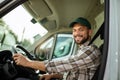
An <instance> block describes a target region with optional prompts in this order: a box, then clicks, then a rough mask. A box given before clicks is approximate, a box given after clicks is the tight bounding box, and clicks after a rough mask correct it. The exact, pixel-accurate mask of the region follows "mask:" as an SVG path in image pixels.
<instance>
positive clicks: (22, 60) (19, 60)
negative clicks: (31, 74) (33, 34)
mask: <svg viewBox="0 0 120 80" xmlns="http://www.w3.org/2000/svg"><path fill="white" fill-rule="evenodd" d="M13 59H14V61H15V63H16V64H17V65H21V66H27V64H29V62H30V60H29V59H28V58H27V57H25V56H23V55H22V54H14V56H13Z"/></svg>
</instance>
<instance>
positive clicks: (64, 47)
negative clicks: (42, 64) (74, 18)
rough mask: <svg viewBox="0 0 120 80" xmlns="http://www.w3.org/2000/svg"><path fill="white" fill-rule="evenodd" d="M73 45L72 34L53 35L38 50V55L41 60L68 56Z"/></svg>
mask: <svg viewBox="0 0 120 80" xmlns="http://www.w3.org/2000/svg"><path fill="white" fill-rule="evenodd" d="M73 45H74V41H73V38H72V34H57V36H54V37H51V38H50V39H48V40H47V41H45V42H44V43H43V44H41V45H40V46H39V48H38V49H37V51H36V55H37V58H39V60H48V59H58V58H63V57H67V56H69V55H71V53H72V50H73ZM53 47H54V48H53Z"/></svg>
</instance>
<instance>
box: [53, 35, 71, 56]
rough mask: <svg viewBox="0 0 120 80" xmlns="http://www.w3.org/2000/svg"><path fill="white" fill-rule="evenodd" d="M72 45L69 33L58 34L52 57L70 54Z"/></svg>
mask: <svg viewBox="0 0 120 80" xmlns="http://www.w3.org/2000/svg"><path fill="white" fill-rule="evenodd" d="M72 45H73V38H72V35H71V34H58V36H57V40H56V45H55V49H54V53H53V58H60V57H64V56H67V55H69V54H70V52H71V50H72Z"/></svg>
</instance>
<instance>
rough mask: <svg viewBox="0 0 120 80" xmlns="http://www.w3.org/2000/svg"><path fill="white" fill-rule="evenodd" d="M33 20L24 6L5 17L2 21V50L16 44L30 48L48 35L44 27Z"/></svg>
mask: <svg viewBox="0 0 120 80" xmlns="http://www.w3.org/2000/svg"><path fill="white" fill-rule="evenodd" d="M31 20H32V16H31V15H30V14H29V13H28V12H27V11H26V10H25V9H24V8H23V7H22V6H18V7H17V8H16V9H14V10H13V11H11V12H10V13H8V14H7V15H5V16H4V17H3V18H2V19H1V21H0V28H1V29H0V35H1V37H0V40H1V47H0V49H3V48H7V47H8V46H9V47H10V46H13V45H15V44H21V45H22V46H24V47H28V46H30V45H31V44H33V43H34V42H35V41H36V40H38V39H40V38H41V37H42V36H44V35H45V34H46V33H47V30H46V29H45V28H44V27H43V26H42V25H40V24H39V23H34V24H33V23H32V22H31ZM8 34H9V35H8ZM5 45H7V47H5Z"/></svg>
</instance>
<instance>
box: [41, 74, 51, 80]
mask: <svg viewBox="0 0 120 80" xmlns="http://www.w3.org/2000/svg"><path fill="white" fill-rule="evenodd" d="M51 78H52V75H51V74H44V75H42V76H40V80H50V79H51Z"/></svg>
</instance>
